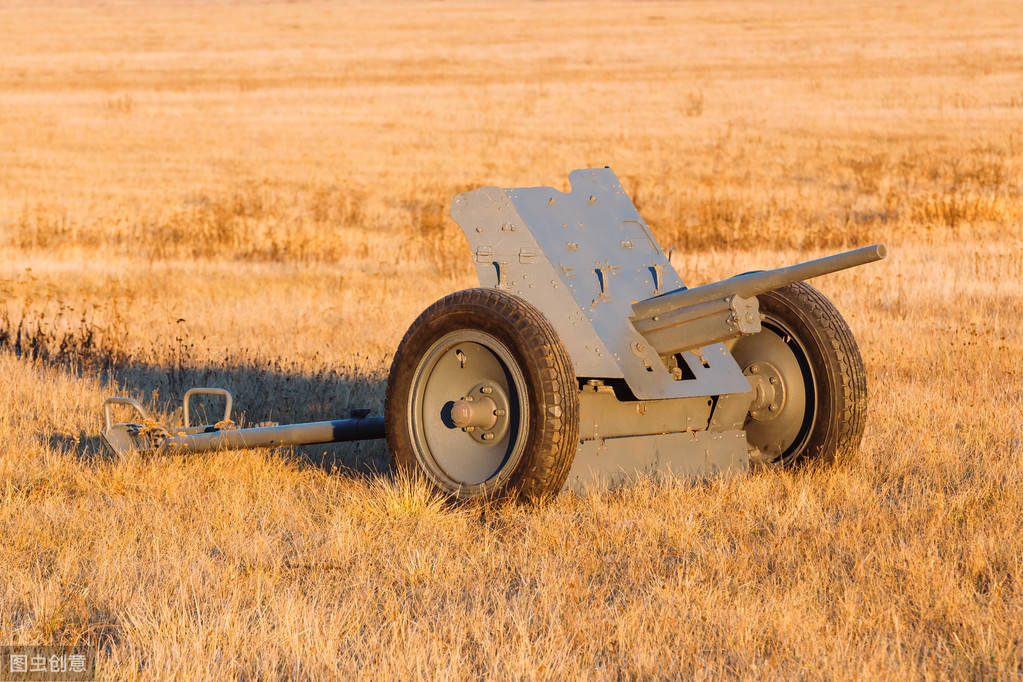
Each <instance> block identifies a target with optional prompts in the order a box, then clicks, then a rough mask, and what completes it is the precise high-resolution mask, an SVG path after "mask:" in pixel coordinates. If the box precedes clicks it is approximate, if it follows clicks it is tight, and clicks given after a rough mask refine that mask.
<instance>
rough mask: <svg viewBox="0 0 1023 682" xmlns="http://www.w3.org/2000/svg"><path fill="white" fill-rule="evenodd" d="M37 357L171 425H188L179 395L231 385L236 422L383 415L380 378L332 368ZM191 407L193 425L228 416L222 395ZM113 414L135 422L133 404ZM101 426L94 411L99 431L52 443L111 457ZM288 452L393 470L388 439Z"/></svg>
mask: <svg viewBox="0 0 1023 682" xmlns="http://www.w3.org/2000/svg"><path fill="white" fill-rule="evenodd" d="M33 359H34V361H36V362H41V363H42V364H45V365H47V366H51V367H56V368H57V369H60V370H62V371H66V372H68V373H71V374H74V375H76V376H85V375H90V374H91V375H97V376H99V377H100V380H101V383H102V384H103V385H104V386H105V387H107V388H108V389H109V394H110V395H111V396H113V395H128V396H130V397H133V398H136V399H137V400H139V401H140V402H141V403H142V404H143V405H144V406H145V407H146V408H147V410H148V411H149V412H150V414H151V415H152V416H153V418H155V419H156V420H157V421H158V422H160V423H165V424H168V425H180V424H182V423H183V416H182V405H181V398H182V396H183V395H184V393H185V391H187V390H188V389H189V388H192V387H196V386H207V387H217V388H225V389H227V390H229V391H230V392H231V394H232V396H233V398H234V408H233V410H232V414H231V418H232V420H233V421H234V422H235V423H236V424H238V425H239V426H254V425H256V424H258V423H260V422H265V421H273V422H277V423H280V424H292V423H299V422H314V421H326V420H332V419H345V418H348V417H350V416H351V414H352V412H353V411H354V410H358V409H363V410H365V409H368V410H369V411H370V414H371V415H382V414H383V398H384V390H385V384H386V381H385V379H384V378H382V377H377V376H370V375H361V374H350V373H343V372H338V371H334V370H322V371H319V372H315V373H309V372H302V371H297V370H294V369H289V368H287V367H285V366H283V365H282V364H281V363H279V362H271V363H268V364H266V365H264V366H259V365H255V364H236V365H228V364H225V365H224V366H219V367H181V366H170V365H168V366H162V365H148V364H142V363H138V362H130V361H129V362H124V363H118V362H113V361H111V359H110V358H106V359H104V360H103V361H97V360H98V359H97V358H89V357H77V358H74V357H71V358H69V357H56V358H48V359H47V358H39V357H36V358H33ZM190 411H191V421H192V423H193V424H197V423H199V424H213V423H216V422H217V421H220V420H221V419H222V418H223V413H224V400H223V398H222V397H220V396H203V395H199V396H193V398H192V400H191V406H190ZM113 418H114V420H115V421H138V417H137V416H136V415H134V414H132V413H131V411H130V408H127V407H123V406H115V408H114V412H113ZM101 423H102V415H101V414H97V415H96V432H94V433H84V432H83V433H80V434H77V435H54V436H51V437H50V438H49V444H50V446H51V447H53V448H55V449H58V450H59V451H62V452H67V453H69V454H71V455H72V456H74V457H78V458H81V459H88V460H94V459H96V458H109V457H112V454H111V453H110V452H109V450H108V449H107V448H106V446H105V444H104V443H103V440H102V438H101V437H100V436H99V429H100V425H101ZM285 451H288V449H285ZM290 451H291V452H292V453H293V454H294V456H295V457H297V458H298V459H299V460H301V461H302V462H304V463H306V464H309V465H312V466H316V467H320V468H322V469H324V470H327V471H337V472H341V473H344V474H347V475H355V476H363V475H379V474H380V473H383V472H387V471H388V470H389V460H388V457H387V450H386V447H385V445H384V441H383V440H372V441H359V442H352V443H328V444H320V445H306V446H297V447H294V448H291V449H290ZM194 456H196V457H202V456H204V455H202V454H196V455H194Z"/></svg>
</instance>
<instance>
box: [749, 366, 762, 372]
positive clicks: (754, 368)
mask: <svg viewBox="0 0 1023 682" xmlns="http://www.w3.org/2000/svg"><path fill="white" fill-rule="evenodd" d="M749 371H750V373H751V374H760V365H753V366H752V367H750V368H749Z"/></svg>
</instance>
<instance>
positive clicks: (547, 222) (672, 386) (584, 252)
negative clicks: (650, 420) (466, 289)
mask: <svg viewBox="0 0 1023 682" xmlns="http://www.w3.org/2000/svg"><path fill="white" fill-rule="evenodd" d="M569 180H570V182H571V185H572V189H571V191H570V192H568V193H567V194H566V193H563V192H560V191H558V190H556V189H554V188H552V187H526V188H515V189H501V188H498V187H481V188H479V189H476V190H473V191H471V192H465V193H463V194H459V195H457V196H456V197H455V199H454V202H453V204H452V207H451V217H452V218H454V220H455V222H457V223H458V225H459V226H460V227H461V228H462V231H463V232H465V235H466V237H467V238H468V240H469V246H470V248H471V249H472V253H473V259H474V260H475V263H476V272H477V275H478V276H479V280H480V286H484V287H494V288H498V289H503V290H505V291H508V292H511V293H513V294H516V295H518V296H521V297H522V298H524V299H526V300H527V301H529V302H530V303H532V304H533V305H534V306H536V307H537V308H539V309H540V311H541V312H543V313H544V315H546V316H547V318H548V319H549V320H550V322H551V324H553V326H554V328H555V329H556V330H557V332H558V334H559V335H560V336H561V338H562V340H563V341H564V343H565V346H566V347H567V348H568V351H569V353H570V354H571V356H572V362H573V363H574V365H575V372H576V375H577V376H579V377H585V378H605V379H618V378H623V379H625V382H626V383H627V384H628V387H629V389H630V390H631V391H632V392H633V394H635V396H636V397H637V398H639V399H642V400H653V399H658V398H687V397H692V396H700V395H720V394H726V393H745V392H747V391H749V390H750V386H749V382H748V381H747V380H746V378H745V377H744V376H743V375H742V372H741V371H740V369H739V367H738V365H737V364H736V363H735V360H734V359H733V358H732V356H731V354H730V353H729V352H728V350H727V349H726V348H725V347H724V345H722V344H720V343H718V344H713V345H710V346H705V347H703V348H702V349H700V350H698V351H695V352H694V351H687V352H686V353H683V358H684V359H685V361H686V364H687V365H688V367H689V369H690V371H691V376H692V378H685V379H680V380H679V379H675V378H674V377H672V375H671V373H670V372H669V371H668V369H667V368H666V367H665V366H664V363H663V362H661V359H660V358H659V357H658V356H657V353H656V352H655V351H654V350H653V348H651V347H650V345H649V344H648V343H646V342H645V340H644V339H643V337H642V336H641V335H640V334H639V332H637V331H636V330H635V329H634V328H633V326H632V323H631V322H630V321H629V318H630V316H631V315H632V304H633V303H634V302H636V301H640V300H643V299H647V298H650V297H651V296H657V295H658V294H662V293H665V292H668V291H671V290H673V289H678V288H680V287H682V286H683V284H682V280H681V279H680V278H679V276H678V274H677V273H676V272H675V270H674V268H672V266H671V264H670V263H669V262H668V259H667V258H666V257H665V254H664V252H663V251H662V250H661V247H660V246H659V245H658V244H657V240H655V239H654V237H653V234H651V232H650V230H649V228H648V227H647V225H646V223H644V222H643V219H642V218H641V217H640V215H639V213H638V212H637V211H636V208H635V206H633V205H632V201H631V200H630V199H629V197H628V195H626V193H625V190H624V189H623V188H622V185H621V183H619V182H618V178H617V177H616V176H615V174H614V173H613V172H612V171H611V169H610V168H593V169H585V170H576V171H573V172H572V173H571V175H570V176H569Z"/></svg>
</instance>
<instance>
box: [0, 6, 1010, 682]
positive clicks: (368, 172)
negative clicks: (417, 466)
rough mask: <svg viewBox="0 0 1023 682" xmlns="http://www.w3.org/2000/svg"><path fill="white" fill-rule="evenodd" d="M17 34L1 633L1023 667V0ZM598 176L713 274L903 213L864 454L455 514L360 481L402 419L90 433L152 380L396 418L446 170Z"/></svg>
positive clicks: (530, 664)
mask: <svg viewBox="0 0 1023 682" xmlns="http://www.w3.org/2000/svg"><path fill="white" fill-rule="evenodd" d="M0 26H2V27H3V29H4V30H3V34H4V40H3V41H0V65H2V66H0V254H2V259H0V296H2V298H3V304H2V306H0V345H2V346H3V348H2V350H0V395H2V397H3V400H2V401H0V643H30V642H31V643H48V642H53V643H75V642H89V643H92V644H95V645H98V646H100V647H101V658H100V674H101V675H102V677H103V678H146V679H148V678H152V677H172V676H177V677H205V678H218V677H291V676H296V677H306V678H320V677H328V676H333V675H336V674H345V675H352V674H360V675H366V676H370V677H378V678H383V677H397V676H399V675H400V676H403V677H404V676H411V677H420V678H437V677H442V678H464V677H468V676H488V677H489V676H493V677H524V678H550V679H560V678H564V677H576V678H590V677H599V678H621V677H679V676H682V677H696V678H705V677H720V676H725V675H729V676H737V677H744V678H764V677H805V678H840V679H848V678H875V677H885V678H910V677H911V678H916V677H927V678H945V677H954V678H978V677H1002V678H1011V677H1019V676H1020V675H1023V635H1021V634H1020V633H1021V631H1023V629H1021V627H1020V623H1023V559H1021V556H1023V514H1021V510H1023V493H1021V492H1020V491H1021V486H1020V484H1019V482H1020V481H1021V480H1023V435H1021V434H1023V359H1021V358H1023V342H1021V338H1023V236H1021V228H1023V186H1021V181H1020V178H1021V171H1023V39H1021V36H1023V13H1021V12H1020V11H1019V7H1018V5H1017V4H1016V3H1013V2H1005V3H994V2H991V3H939V2H929V3H905V4H903V5H898V6H888V5H887V4H877V5H862V6H858V7H855V8H854V7H847V6H846V5H845V4H842V3H831V2H825V3H814V4H809V5H807V4H805V3H795V2H791V3H730V4H711V5H708V4H704V3H693V4H663V3H651V4H642V3H630V4H624V5H617V4H615V5H594V4H579V5H576V4H554V5H548V4H535V5H508V6H503V5H488V6H486V7H485V8H483V9H478V8H472V7H470V6H468V5H455V4H432V3H431V4H412V5H404V6H385V5H380V4H379V3H374V4H372V5H368V4H367V5H340V4H326V5H314V4H309V3H302V2H299V3H287V4H276V3H266V4H234V3H224V4H211V5H205V4H203V5H200V4H159V3H144V4H137V5H136V4H98V3H97V4H81V3H63V4H53V5H48V6H43V7H40V6H39V5H38V4H37V3H34V2H33V3H24V4H17V3H15V4H11V3H5V4H4V5H3V6H2V7H0ZM604 164H608V165H611V166H612V167H613V168H615V170H616V171H617V172H618V173H619V175H620V176H621V178H622V180H623V182H624V184H625V185H626V188H627V190H628V191H629V192H630V193H631V194H632V195H633V196H634V197H635V198H636V202H637V204H638V206H639V208H640V210H641V212H642V213H643V214H644V216H645V217H646V218H647V219H648V221H649V222H650V223H651V224H652V226H653V228H654V230H655V232H656V233H657V235H658V237H659V238H660V240H661V241H662V243H663V244H664V245H665V246H667V247H673V248H675V249H676V251H675V255H674V260H675V264H676V267H677V268H678V270H679V271H680V273H681V274H682V276H683V278H684V279H685V280H686V281H687V282H689V283H701V282H705V281H708V280H710V279H714V278H719V277H723V276H726V275H729V274H733V273H735V272H741V271H743V270H747V269H751V268H753V267H765V266H769V267H770V266H778V265H783V264H786V263H788V262H794V261H796V260H800V259H803V258H805V257H810V256H814V255H818V254H821V253H824V252H826V251H828V250H832V249H835V248H839V247H841V246H845V245H851V244H859V243H866V242H867V241H868V240H869V241H881V240H884V241H887V242H888V244H889V246H890V247H891V253H892V255H891V257H890V259H889V260H887V261H885V262H883V263H882V264H879V265H874V266H868V267H865V268H861V269H857V270H854V271H849V272H845V273H841V274H838V275H835V276H833V277H830V278H827V279H825V280H822V281H820V282H818V284H819V286H820V287H821V288H822V289H823V290H824V291H825V293H826V294H827V295H828V296H830V297H831V298H832V299H833V300H834V301H835V302H836V304H837V305H838V306H839V308H840V309H841V310H842V311H843V312H844V313H845V315H846V317H847V319H848V321H849V323H850V325H851V326H852V328H853V331H854V332H855V334H856V336H857V339H858V341H859V343H860V347H861V350H862V352H863V355H864V361H865V364H866V367H867V372H868V381H869V389H870V394H871V404H870V412H869V422H868V427H867V433H866V436H865V438H864V442H863V447H862V449H861V452H860V454H859V456H858V458H856V459H855V460H854V461H848V462H843V463H841V464H840V465H839V466H836V467H834V468H828V469H824V470H811V471H798V472H769V473H762V474H755V475H751V476H748V477H743V478H739V479H735V480H728V481H713V482H709V483H694V482H691V481H662V482H652V481H644V482H640V483H639V484H637V485H635V486H633V487H630V488H627V489H624V490H620V491H617V492H615V493H603V494H596V495H590V496H584V497H574V496H561V497H559V498H558V499H556V500H555V501H554V502H553V503H552V504H550V505H548V506H545V507H543V508H530V507H510V508H505V507H494V508H486V509H477V508H473V509H464V508H454V509H452V508H448V507H445V506H444V505H442V504H440V503H438V501H436V500H433V499H430V498H429V496H428V495H426V494H425V493H424V492H423V491H422V490H421V489H420V488H419V487H417V486H415V485H411V484H407V483H403V482H400V481H398V482H396V481H392V480H391V479H389V478H388V477H386V476H376V475H372V474H371V473H369V472H370V471H371V470H372V469H373V468H374V467H376V468H379V467H381V466H383V465H384V463H385V462H386V453H385V452H383V450H382V447H381V446H380V445H379V444H367V445H362V446H357V447H355V446H345V447H336V448H327V449H322V448H321V449H306V450H305V451H302V452H291V451H279V452H269V451H244V452H232V453H222V454H216V455H211V456H196V457H170V458H155V459H154V458H126V459H119V460H111V459H109V458H107V457H106V456H105V454H104V453H103V451H102V450H101V448H100V447H99V446H98V444H97V441H96V438H95V434H96V432H97V430H98V427H99V416H98V415H99V407H100V404H101V401H102V399H103V398H104V397H105V396H107V395H109V394H111V393H116V392H119V391H120V390H121V387H124V389H125V390H128V391H129V392H131V393H132V394H133V395H136V396H138V397H140V398H142V399H144V400H145V402H146V403H147V404H148V405H149V406H150V407H152V408H153V409H154V410H156V411H157V412H160V413H161V414H162V415H165V416H167V415H168V414H169V412H170V411H171V409H172V408H173V406H174V404H175V403H176V401H177V400H178V399H179V398H180V395H181V392H182V391H183V390H184V389H185V388H186V387H187V386H188V385H191V384H192V383H203V384H224V385H228V386H230V387H231V388H232V389H233V390H235V392H236V396H237V398H238V402H239V407H240V408H241V409H242V410H243V411H244V417H245V418H246V419H248V420H250V421H252V420H261V419H264V418H279V419H281V420H289V419H309V418H320V417H329V416H334V415H339V414H343V413H344V412H345V411H346V410H347V409H348V408H349V407H363V406H366V407H373V408H375V409H377V410H379V409H380V407H381V403H382V392H383V388H382V381H383V380H384V377H385V373H386V369H387V366H388V364H389V360H390V355H391V353H392V352H393V350H394V348H395V347H396V345H397V342H398V340H399V339H400V337H401V334H402V333H403V332H404V330H405V328H406V327H407V325H408V324H409V323H410V322H411V320H412V319H413V318H414V317H415V315H416V314H417V313H418V312H419V311H420V310H421V309H422V308H424V307H425V306H426V305H427V304H429V303H430V302H432V301H433V300H435V299H436V298H438V297H439V296H441V295H443V294H445V293H447V292H449V291H451V290H453V289H456V288H461V287H466V286H471V285H472V284H473V276H472V271H471V266H470V263H469V260H468V259H467V258H466V257H465V253H464V242H463V241H462V238H461V236H460V234H459V232H458V230H457V228H456V227H455V226H454V224H453V223H451V222H450V221H448V220H447V219H446V218H445V214H446V210H447V203H448V201H449V199H450V196H451V195H452V194H453V193H454V192H456V191H459V190H461V189H464V188H467V187H470V186H475V185H479V184H498V185H503V186H514V185H524V184H548V183H552V184H558V185H560V186H561V187H564V185H565V183H566V181H567V173H568V171H570V170H571V169H573V168H577V167H583V166H599V165H604ZM324 450H326V452H324ZM342 464H343V465H346V466H349V467H352V469H340V468H335V465H342Z"/></svg>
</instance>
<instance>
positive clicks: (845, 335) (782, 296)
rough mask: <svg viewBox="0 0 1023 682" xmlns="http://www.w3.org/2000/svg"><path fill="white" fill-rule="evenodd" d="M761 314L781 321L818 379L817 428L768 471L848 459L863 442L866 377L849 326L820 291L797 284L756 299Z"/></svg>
mask: <svg viewBox="0 0 1023 682" xmlns="http://www.w3.org/2000/svg"><path fill="white" fill-rule="evenodd" d="M757 298H758V299H759V301H760V311H761V312H762V313H765V314H766V315H768V316H771V317H774V318H776V319H779V320H781V321H782V322H783V323H784V324H785V325H786V326H787V327H789V329H790V330H791V331H793V332H794V333H795V335H796V336H797V338H798V339H799V341H800V342H802V344H803V346H804V347H805V349H806V351H807V355H808V357H807V360H808V361H809V363H810V364H811V366H812V367H813V370H814V372H815V374H816V375H817V377H816V381H815V385H814V393H815V396H814V398H815V400H814V402H815V410H816V422H815V424H814V425H813V429H812V431H811V433H810V435H809V437H808V438H807V439H806V440H805V441H804V442H803V444H802V446H801V447H799V448H798V450H797V451H793V452H787V453H783V454H782V456H781V457H779V458H778V459H777V460H775V461H774V462H772V463H771V465H782V466H785V465H794V464H796V463H798V462H804V463H805V462H811V461H813V462H822V463H830V462H834V461H835V460H836V459H838V458H839V457H841V456H846V455H851V454H853V453H854V452H855V451H856V450H857V449H858V448H859V445H860V441H861V439H862V437H863V427H864V424H865V422H866V413H867V377H866V373H865V372H864V370H863V359H862V358H861V357H860V350H859V348H858V347H857V345H856V340H855V339H854V338H853V334H852V331H851V330H850V329H849V325H848V324H846V322H845V319H844V318H843V317H842V314H841V313H839V312H838V309H837V308H835V306H834V304H832V303H831V301H829V300H828V299H827V298H826V297H825V296H824V295H823V294H822V293H821V292H820V291H818V290H817V289H815V288H814V287H812V286H810V285H809V284H807V283H806V282H796V283H794V284H789V285H787V286H784V287H781V288H780V289H775V290H774V291H769V292H767V293H765V294H760V295H759V296H757Z"/></svg>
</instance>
